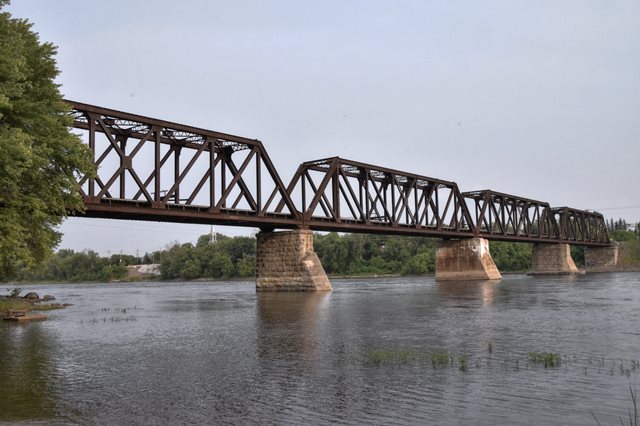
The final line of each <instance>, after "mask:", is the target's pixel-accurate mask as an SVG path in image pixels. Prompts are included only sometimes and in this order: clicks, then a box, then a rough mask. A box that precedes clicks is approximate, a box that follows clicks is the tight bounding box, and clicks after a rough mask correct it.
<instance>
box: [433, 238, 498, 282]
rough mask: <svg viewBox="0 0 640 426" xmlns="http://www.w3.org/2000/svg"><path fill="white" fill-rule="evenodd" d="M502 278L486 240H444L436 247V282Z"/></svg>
mask: <svg viewBox="0 0 640 426" xmlns="http://www.w3.org/2000/svg"><path fill="white" fill-rule="evenodd" d="M500 278H502V275H500V271H499V270H498V268H497V267H496V264H495V263H494V262H493V258H492V257H491V253H490V252H489V241H488V240H486V239H484V238H469V239H464V240H442V241H438V244H437V246H436V281H463V280H498V279H500Z"/></svg>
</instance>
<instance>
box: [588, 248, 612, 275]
mask: <svg viewBox="0 0 640 426" xmlns="http://www.w3.org/2000/svg"><path fill="white" fill-rule="evenodd" d="M619 252H620V246H619V245H618V244H613V245H611V246H608V247H585V249H584V266H585V268H586V270H587V271H588V272H606V271H611V270H614V269H615V268H616V267H617V266H618V254H619Z"/></svg>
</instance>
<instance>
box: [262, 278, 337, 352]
mask: <svg viewBox="0 0 640 426" xmlns="http://www.w3.org/2000/svg"><path fill="white" fill-rule="evenodd" d="M256 296H257V310H258V315H257V319H258V323H257V327H256V328H257V330H258V356H259V357H266V358H268V359H274V358H284V359H287V358H293V359H301V360H304V362H305V364H306V365H310V364H311V363H313V361H314V359H315V357H316V346H317V345H318V344H319V342H318V336H317V334H318V333H317V331H318V328H319V327H320V326H321V325H320V318H319V313H320V311H321V310H322V306H323V304H326V302H328V300H329V297H330V293H329V292H324V291H322V292H299V293H297V292H287V293H276V292H264V293H257V294H256Z"/></svg>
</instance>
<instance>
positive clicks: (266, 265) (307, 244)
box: [256, 230, 332, 291]
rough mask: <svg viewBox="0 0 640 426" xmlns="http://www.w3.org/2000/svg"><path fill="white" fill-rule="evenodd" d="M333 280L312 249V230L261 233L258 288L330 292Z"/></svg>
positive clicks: (259, 238) (258, 238)
mask: <svg viewBox="0 0 640 426" xmlns="http://www.w3.org/2000/svg"><path fill="white" fill-rule="evenodd" d="M330 290H332V288H331V283H330V282H329V278H327V274H326V273H325V271H324V268H323V267H322V264H321V263H320V259H319V258H318V256H317V255H316V253H315V252H314V251H313V232H312V231H310V230H294V231H281V232H260V233H258V235H257V247H256V291H330Z"/></svg>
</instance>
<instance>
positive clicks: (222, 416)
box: [0, 273, 640, 425]
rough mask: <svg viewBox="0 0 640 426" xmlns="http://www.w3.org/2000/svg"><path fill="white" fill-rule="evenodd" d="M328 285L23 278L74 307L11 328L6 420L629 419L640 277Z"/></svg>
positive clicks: (1, 334) (2, 364) (639, 348)
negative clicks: (288, 289) (277, 288)
mask: <svg viewBox="0 0 640 426" xmlns="http://www.w3.org/2000/svg"><path fill="white" fill-rule="evenodd" d="M332 284H333V287H334V291H333V292H330V293H316V294H311V293H260V294H256V292H255V289H254V283H252V282H227V283H221V282H213V283H205V282H202V283H201V282H198V283H127V284H64V285H29V286H24V287H25V291H27V290H29V291H31V290H33V291H37V292H38V293H39V294H40V295H42V294H53V295H55V296H56V297H57V302H61V303H72V304H73V306H70V307H67V308H66V309H64V310H58V311H50V312H48V315H49V319H47V320H45V321H40V322H32V323H25V324H16V323H9V322H8V321H3V322H2V323H0V421H1V422H8V423H13V422H20V421H31V422H36V423H44V424H224V423H232V424H238V423H240V424H265V423H267V424H301V423H308V424H328V423H338V424H365V423H366V424H416V423H420V424H461V423H473V424H504V425H513V424H544V425H550V424H557V425H569V424H575V425H585V424H587V425H589V424H593V425H596V424H598V423H597V422H598V421H599V422H601V423H602V424H620V420H619V416H622V418H623V420H624V421H625V424H628V422H629V414H628V413H629V411H628V410H629V409H630V408H631V409H633V403H632V399H631V394H630V387H631V389H633V390H634V391H635V390H637V389H640V385H639V384H638V382H639V377H640V365H639V364H638V360H640V274H637V273H619V274H616V273H610V274H592V275H579V276H558V277H529V276H524V275H522V276H521V275H507V276H505V277H504V278H503V279H502V280H501V281H497V282H459V283H446V284H445V283H436V282H435V281H434V279H433V277H409V278H377V279H350V280H333V281H332ZM23 294H24V293H23ZM532 352H545V353H557V354H559V355H560V363H559V364H556V363H554V365H553V366H552V365H547V367H545V366H544V364H542V363H536V362H534V361H533V360H531V359H530V356H529V353H532ZM594 416H595V418H594ZM596 418H597V420H596Z"/></svg>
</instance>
